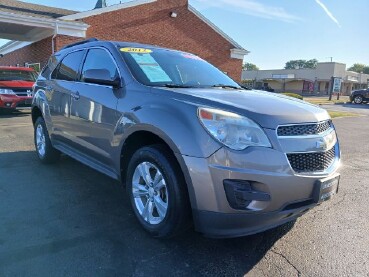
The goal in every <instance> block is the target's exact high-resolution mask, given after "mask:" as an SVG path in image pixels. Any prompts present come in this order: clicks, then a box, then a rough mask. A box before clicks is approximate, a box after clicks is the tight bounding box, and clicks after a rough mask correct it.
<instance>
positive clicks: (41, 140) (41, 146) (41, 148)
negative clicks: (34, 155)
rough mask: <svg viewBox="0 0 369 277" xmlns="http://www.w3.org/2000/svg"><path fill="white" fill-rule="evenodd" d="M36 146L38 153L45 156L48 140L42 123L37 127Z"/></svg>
mask: <svg viewBox="0 0 369 277" xmlns="http://www.w3.org/2000/svg"><path fill="white" fill-rule="evenodd" d="M36 147H37V152H38V154H39V155H40V156H42V157H43V156H45V152H46V142H45V134H44V130H43V128H42V125H41V124H39V125H38V126H37V129H36Z"/></svg>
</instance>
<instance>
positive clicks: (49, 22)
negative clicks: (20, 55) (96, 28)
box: [0, 12, 89, 54]
mask: <svg viewBox="0 0 369 277" xmlns="http://www.w3.org/2000/svg"><path fill="white" fill-rule="evenodd" d="M88 27H89V25H88V24H85V23H83V22H78V21H73V22H72V21H66V20H59V19H53V18H45V17H35V16H28V15H22V14H14V13H8V12H0V38H2V39H8V40H12V41H10V42H8V43H7V44H5V45H3V46H1V47H0V53H1V54H7V53H9V52H12V51H14V50H17V49H19V48H21V47H24V46H26V45H29V44H31V43H33V42H36V41H39V40H42V39H44V38H47V37H50V36H52V35H67V36H74V37H82V38H84V37H86V31H87V28H88ZM20 45H21V47H19V46H20Z"/></svg>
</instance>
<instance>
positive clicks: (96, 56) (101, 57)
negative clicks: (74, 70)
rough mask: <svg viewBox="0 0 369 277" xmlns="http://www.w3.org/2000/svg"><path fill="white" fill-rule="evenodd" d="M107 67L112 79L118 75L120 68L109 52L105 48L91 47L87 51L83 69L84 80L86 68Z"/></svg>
mask: <svg viewBox="0 0 369 277" xmlns="http://www.w3.org/2000/svg"><path fill="white" fill-rule="evenodd" d="M90 69H106V70H108V71H109V73H110V78H111V80H114V79H115V78H116V77H117V76H118V69H117V66H116V65H115V62H114V61H113V59H112V57H111V56H110V55H109V53H108V52H107V51H106V50H104V49H97V48H96V49H90V50H89V51H88V53H87V56H86V60H85V64H84V65H83V69H82V80H83V75H84V72H86V70H90Z"/></svg>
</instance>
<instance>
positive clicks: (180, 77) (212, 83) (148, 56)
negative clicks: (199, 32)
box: [120, 47, 241, 89]
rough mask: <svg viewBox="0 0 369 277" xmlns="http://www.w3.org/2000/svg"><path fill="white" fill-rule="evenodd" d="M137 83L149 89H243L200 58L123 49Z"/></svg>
mask: <svg viewBox="0 0 369 277" xmlns="http://www.w3.org/2000/svg"><path fill="white" fill-rule="evenodd" d="M120 52H121V54H122V56H123V58H124V60H125V61H126V63H127V65H128V67H129V69H130V70H131V72H132V74H133V76H134V77H135V78H136V80H137V81H139V82H140V83H142V84H144V85H148V86H167V87H224V88H228V87H229V88H237V89H241V87H240V86H239V85H238V84H237V83H236V82H234V81H233V80H232V79H231V78H229V77H228V76H227V75H226V74H224V73H223V72H221V71H220V70H219V69H217V68H216V67H214V66H212V65H211V64H209V63H208V62H206V61H204V60H203V59H201V58H199V57H198V56H195V55H192V54H188V53H184V52H178V51H172V50H165V49H145V48H130V47H126V48H120Z"/></svg>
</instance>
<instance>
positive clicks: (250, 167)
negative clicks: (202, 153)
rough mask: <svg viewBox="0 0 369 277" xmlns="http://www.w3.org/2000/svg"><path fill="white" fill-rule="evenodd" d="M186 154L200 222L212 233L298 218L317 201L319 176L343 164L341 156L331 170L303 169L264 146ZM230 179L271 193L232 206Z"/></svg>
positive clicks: (246, 231)
mask: <svg viewBox="0 0 369 277" xmlns="http://www.w3.org/2000/svg"><path fill="white" fill-rule="evenodd" d="M337 147H338V144H337ZM183 159H184V160H185V163H186V166H187V168H188V169H189V175H190V178H191V181H192V189H191V190H190V191H192V192H193V194H192V195H191V203H192V208H193V217H194V223H195V228H196V230H197V231H199V232H201V233H203V234H205V235H206V236H210V237H237V236H243V235H250V234H254V233H258V232H262V231H264V230H267V229H270V228H273V227H275V226H278V225H281V224H284V223H286V222H288V221H291V220H294V219H296V218H297V217H299V216H301V215H302V214H304V213H305V212H306V211H307V210H309V209H311V208H312V207H314V206H316V205H317V202H316V201H315V200H314V191H315V188H316V183H317V181H318V180H321V179H324V178H326V177H330V176H332V177H333V176H334V175H336V174H337V173H336V171H337V169H338V167H339V161H338V162H336V163H335V164H334V166H333V167H332V168H330V171H329V173H321V174H310V175H306V176H305V175H301V174H300V175H299V174H296V173H295V172H294V171H293V170H292V169H291V166H290V164H289V162H288V159H287V157H286V154H284V153H283V152H281V151H278V150H275V149H269V148H261V147H253V148H252V147H250V148H248V149H246V150H244V151H241V152H238V151H231V150H228V149H226V148H221V149H220V150H218V151H217V152H216V153H214V154H213V155H212V156H210V157H209V158H207V159H205V158H194V157H188V156H183ZM225 180H244V181H247V182H250V183H251V184H252V188H253V189H254V190H255V191H258V192H262V193H265V194H266V195H269V196H270V198H269V199H264V200H263V201H252V202H251V203H250V205H248V207H247V208H246V209H235V208H232V205H231V204H230V202H229V199H227V194H226V192H225V186H224V181H225ZM265 200H266V201H265Z"/></svg>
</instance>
